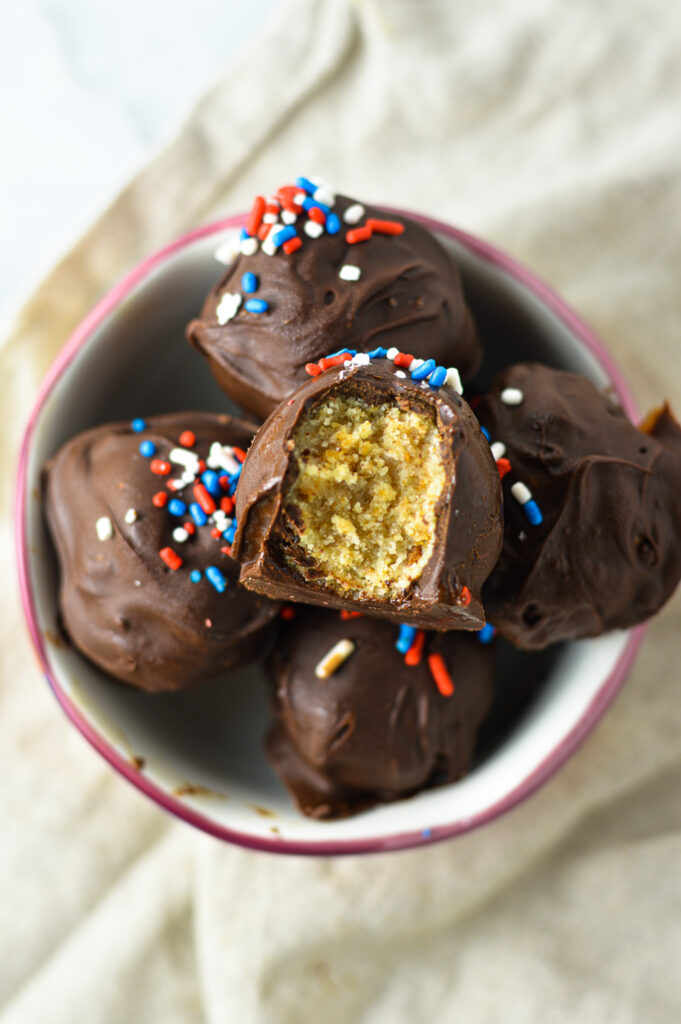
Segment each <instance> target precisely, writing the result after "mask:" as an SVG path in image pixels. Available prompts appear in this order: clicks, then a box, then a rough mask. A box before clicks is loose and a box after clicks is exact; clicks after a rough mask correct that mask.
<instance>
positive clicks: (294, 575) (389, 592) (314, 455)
mask: <svg viewBox="0 0 681 1024" xmlns="http://www.w3.org/2000/svg"><path fill="white" fill-rule="evenodd" d="M308 372H309V373H310V374H311V375H312V377H311V379H308V383H307V384H304V385H303V386H302V387H301V388H299V389H298V390H297V391H296V392H295V394H294V395H293V396H292V397H291V398H290V399H288V400H287V401H285V402H283V403H282V404H281V405H280V406H279V407H278V408H277V409H276V410H275V412H273V413H272V415H271V416H270V417H269V419H268V420H267V421H266V422H265V424H264V425H263V426H262V427H261V428H260V430H259V431H258V433H257V434H256V436H255V439H254V441H253V444H252V446H251V448H250V449H249V453H248V457H247V459H246V462H245V464H244V470H243V474H242V477H241V481H240V483H239V488H238V490H237V506H236V511H237V519H238V529H237V533H236V537H235V543H234V557H235V558H236V559H237V560H238V561H239V562H240V563H241V576H240V581H241V583H242V584H243V585H244V586H246V587H248V588H249V589H251V590H255V591H257V592H259V593H262V594H265V595H267V596H269V597H272V598H276V599H284V600H292V601H303V602H305V603H309V604H320V605H326V606H329V607H334V608H349V609H355V610H357V611H367V612H370V613H372V614H374V615H378V616H380V617H385V618H391V619H394V620H397V621H407V622H409V623H411V624H412V625H418V626H422V627H424V628H430V629H443V630H444V629H479V628H480V627H481V626H483V625H484V621H485V620H484V614H483V609H482V605H481V603H480V589H481V587H482V584H483V582H484V580H485V579H486V578H487V576H488V574H489V572H490V570H491V569H492V567H493V566H494V564H495V562H496V560H497V557H498V555H499V550H500V546H501V537H502V522H501V487H500V484H499V474H498V472H497V468H496V466H495V464H494V459H493V458H492V456H491V454H490V449H489V445H488V444H487V442H486V441H485V439H484V437H483V435H482V434H481V431H480V426H479V424H478V422H477V420H476V418H475V416H474V415H473V413H472V412H471V410H470V409H469V407H468V405H467V404H466V403H465V402H464V400H463V399H462V398H461V396H460V394H459V393H458V391H457V388H458V387H460V384H459V382H458V377H457V375H456V371H449V372H447V370H446V369H445V368H444V367H436V366H435V363H434V361H433V360H428V361H425V362H423V361H421V360H414V359H413V357H412V356H411V355H408V354H404V353H398V352H397V351H396V350H394V349H393V350H389V351H388V352H386V351H385V349H377V350H375V351H373V352H371V353H369V354H364V353H361V354H358V355H354V356H353V354H352V352H345V353H341V354H339V355H335V356H333V357H329V358H327V359H322V360H321V362H320V363H319V364H314V365H311V366H310V367H308Z"/></svg>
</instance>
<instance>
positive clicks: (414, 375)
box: [411, 359, 435, 380]
mask: <svg viewBox="0 0 681 1024" xmlns="http://www.w3.org/2000/svg"><path fill="white" fill-rule="evenodd" d="M434 369H435V360H434V359H426V361H425V363H422V364H421V365H420V366H417V367H416V369H415V370H412V372H411V379H412V380H425V379H426V377H428V376H430V374H431V373H432V372H433V370H434Z"/></svg>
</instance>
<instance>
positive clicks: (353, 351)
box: [325, 348, 357, 359]
mask: <svg viewBox="0 0 681 1024" xmlns="http://www.w3.org/2000/svg"><path fill="white" fill-rule="evenodd" d="M346 352H347V354H348V355H349V356H356V355H357V349H356V348H339V349H338V351H337V352H329V354H328V356H325V358H326V359H333V357H334V356H342V355H344V354H345V353H346Z"/></svg>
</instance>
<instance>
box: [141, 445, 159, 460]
mask: <svg viewBox="0 0 681 1024" xmlns="http://www.w3.org/2000/svg"><path fill="white" fill-rule="evenodd" d="M155 451H156V445H155V444H154V442H153V441H140V455H143V456H144V458H145V459H150V458H151V456H152V455H153V454H154V452H155Z"/></svg>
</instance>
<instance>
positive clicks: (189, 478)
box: [180, 469, 196, 487]
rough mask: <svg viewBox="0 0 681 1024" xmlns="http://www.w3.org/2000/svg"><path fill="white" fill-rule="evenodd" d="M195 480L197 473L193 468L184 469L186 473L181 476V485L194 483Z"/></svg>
mask: <svg viewBox="0 0 681 1024" xmlns="http://www.w3.org/2000/svg"><path fill="white" fill-rule="evenodd" d="M195 480H196V473H192V471H191V469H187V470H185V471H184V473H183V474H182V476H181V477H180V486H181V487H186V486H187V484H193V483H194V481H195Z"/></svg>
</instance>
